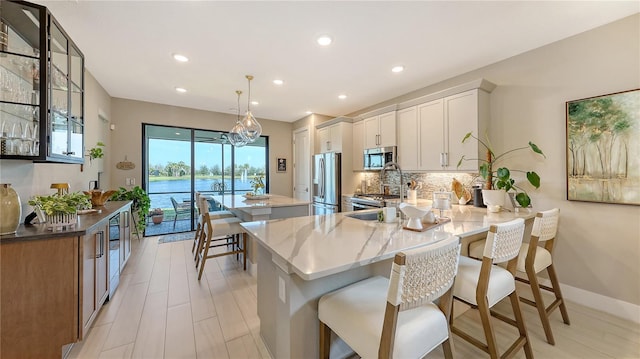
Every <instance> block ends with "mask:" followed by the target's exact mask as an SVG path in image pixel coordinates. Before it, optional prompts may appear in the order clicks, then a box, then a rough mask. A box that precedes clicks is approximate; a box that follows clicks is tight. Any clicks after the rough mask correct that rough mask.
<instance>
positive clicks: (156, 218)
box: [149, 208, 164, 224]
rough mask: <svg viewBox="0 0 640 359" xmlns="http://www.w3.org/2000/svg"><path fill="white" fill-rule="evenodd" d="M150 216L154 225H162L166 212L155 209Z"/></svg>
mask: <svg viewBox="0 0 640 359" xmlns="http://www.w3.org/2000/svg"><path fill="white" fill-rule="evenodd" d="M149 216H150V217H151V220H152V221H153V224H160V223H162V221H163V220H164V211H163V210H162V208H154V209H152V210H151V212H150V213H149Z"/></svg>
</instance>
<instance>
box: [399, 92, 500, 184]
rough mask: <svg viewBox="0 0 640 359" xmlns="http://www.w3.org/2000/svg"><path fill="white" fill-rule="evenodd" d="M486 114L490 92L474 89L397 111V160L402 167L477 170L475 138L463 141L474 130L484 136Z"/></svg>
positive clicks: (411, 168)
mask: <svg viewBox="0 0 640 359" xmlns="http://www.w3.org/2000/svg"><path fill="white" fill-rule="evenodd" d="M488 116H489V94H488V93H486V92H485V91H482V90H478V89H474V90H470V91H465V92H462V93H458V94H455V95H451V96H447V97H444V98H441V99H437V100H433V101H430V102H427V103H423V104H420V105H417V106H413V107H409V108H406V109H403V110H400V111H398V125H399V126H398V127H399V130H398V132H399V134H398V139H399V146H398V153H399V159H398V160H399V162H400V166H401V167H402V169H403V170H405V171H408V170H418V171H434V170H438V171H442V170H446V171H456V170H459V171H470V172H476V171H478V161H463V162H462V165H461V166H460V167H459V168H457V167H456V166H457V164H458V161H459V160H460V158H461V157H462V156H465V158H467V159H474V158H475V159H477V158H481V157H480V156H482V151H481V148H480V147H479V146H478V143H477V141H467V142H466V143H464V144H463V143H462V139H463V138H464V135H465V134H466V133H468V132H473V133H474V134H475V135H480V136H483V135H484V133H485V132H486V125H487V123H488Z"/></svg>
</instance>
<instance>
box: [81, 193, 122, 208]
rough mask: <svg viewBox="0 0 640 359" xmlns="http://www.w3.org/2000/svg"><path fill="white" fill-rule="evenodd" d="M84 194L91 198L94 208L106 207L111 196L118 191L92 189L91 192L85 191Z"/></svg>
mask: <svg viewBox="0 0 640 359" xmlns="http://www.w3.org/2000/svg"><path fill="white" fill-rule="evenodd" d="M83 192H84V194H86V195H88V196H89V197H91V204H92V205H93V206H94V207H97V206H104V204H105V203H106V202H107V201H108V200H109V198H111V196H112V195H113V194H114V193H116V191H113V190H109V191H103V190H101V189H92V190H91V191H83Z"/></svg>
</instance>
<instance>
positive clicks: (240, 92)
mask: <svg viewBox="0 0 640 359" xmlns="http://www.w3.org/2000/svg"><path fill="white" fill-rule="evenodd" d="M236 93H237V94H238V119H237V120H236V123H237V122H240V95H241V94H242V91H240V90H236Z"/></svg>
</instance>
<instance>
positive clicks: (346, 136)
mask: <svg viewBox="0 0 640 359" xmlns="http://www.w3.org/2000/svg"><path fill="white" fill-rule="evenodd" d="M332 121H333V120H332ZM352 134H353V129H352V124H351V123H349V122H337V123H333V124H330V125H326V126H324V127H321V128H318V131H317V138H318V141H317V142H316V153H325V152H340V153H342V152H343V150H344V149H345V148H346V146H348V148H349V149H351V141H352V140H353V135H352Z"/></svg>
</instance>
